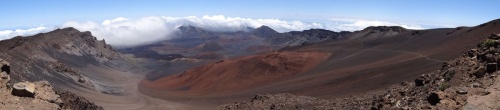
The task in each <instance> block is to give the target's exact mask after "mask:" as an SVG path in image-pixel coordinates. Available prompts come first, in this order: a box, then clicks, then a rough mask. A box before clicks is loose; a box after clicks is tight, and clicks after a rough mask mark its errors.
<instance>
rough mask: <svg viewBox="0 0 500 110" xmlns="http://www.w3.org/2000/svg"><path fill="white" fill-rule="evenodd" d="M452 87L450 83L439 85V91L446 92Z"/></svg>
mask: <svg viewBox="0 0 500 110" xmlns="http://www.w3.org/2000/svg"><path fill="white" fill-rule="evenodd" d="M450 87H451V85H450V84H448V83H443V84H441V85H439V90H441V91H444V90H446V89H448V88H450Z"/></svg>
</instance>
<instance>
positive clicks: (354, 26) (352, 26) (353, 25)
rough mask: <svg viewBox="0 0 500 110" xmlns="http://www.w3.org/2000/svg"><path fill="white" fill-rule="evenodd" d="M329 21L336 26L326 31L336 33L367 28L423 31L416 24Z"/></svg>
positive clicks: (351, 20)
mask: <svg viewBox="0 0 500 110" xmlns="http://www.w3.org/2000/svg"><path fill="white" fill-rule="evenodd" d="M331 21H332V22H335V23H337V25H333V26H330V27H328V29H330V30H336V31H356V30H362V29H364V28H366V27H369V26H401V27H403V28H406V29H425V28H424V27H422V26H420V25H418V24H404V23H394V22H386V21H379V20H363V19H331Z"/></svg>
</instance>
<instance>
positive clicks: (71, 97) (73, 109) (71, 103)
mask: <svg viewBox="0 0 500 110" xmlns="http://www.w3.org/2000/svg"><path fill="white" fill-rule="evenodd" d="M57 94H59V96H60V97H61V100H62V102H63V103H62V104H61V106H62V107H61V108H62V109H70V110H104V109H103V108H102V107H100V106H97V105H95V104H94V103H93V102H90V101H88V100H87V99H85V98H83V97H81V96H78V95H76V94H74V93H71V92H68V91H57Z"/></svg>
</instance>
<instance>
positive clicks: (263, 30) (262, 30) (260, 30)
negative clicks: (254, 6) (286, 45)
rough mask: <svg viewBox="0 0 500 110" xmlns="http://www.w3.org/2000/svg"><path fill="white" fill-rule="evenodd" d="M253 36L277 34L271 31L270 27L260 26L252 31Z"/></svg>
mask: <svg viewBox="0 0 500 110" xmlns="http://www.w3.org/2000/svg"><path fill="white" fill-rule="evenodd" d="M252 33H254V34H257V33H259V34H273V33H278V32H277V31H276V30H274V29H272V28H271V27H268V26H265V25H262V26H260V27H259V28H257V29H255V30H253V31H252Z"/></svg>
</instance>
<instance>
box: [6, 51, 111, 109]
mask: <svg viewBox="0 0 500 110" xmlns="http://www.w3.org/2000/svg"><path fill="white" fill-rule="evenodd" d="M0 64H1V65H2V66H5V65H7V64H9V63H8V62H7V61H4V60H2V59H0ZM8 67H9V68H10V65H8ZM9 72H10V71H9ZM0 75H1V78H0V82H1V83H0V99H1V100H0V108H1V109H5V110H24V109H37V110H59V109H71V110H102V107H99V106H97V105H95V104H94V103H91V102H89V101H88V100H86V99H85V98H83V97H79V96H76V95H75V94H73V93H70V92H60V93H56V91H54V90H53V88H52V86H51V85H50V83H49V82H47V81H36V82H29V81H24V82H17V83H14V84H13V85H12V87H10V85H9V82H10V75H9V74H7V72H6V70H5V69H2V71H1V73H0Z"/></svg>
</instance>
